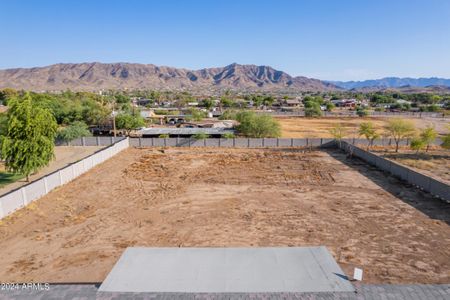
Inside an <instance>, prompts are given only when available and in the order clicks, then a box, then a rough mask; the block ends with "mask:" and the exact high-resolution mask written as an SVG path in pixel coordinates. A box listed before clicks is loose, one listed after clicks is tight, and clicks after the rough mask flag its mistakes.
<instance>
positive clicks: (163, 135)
mask: <svg viewBox="0 0 450 300" xmlns="http://www.w3.org/2000/svg"><path fill="white" fill-rule="evenodd" d="M158 137H159V138H160V139H167V138H169V134H167V133H163V134H160V135H159V136H158Z"/></svg>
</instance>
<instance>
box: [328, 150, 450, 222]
mask: <svg viewBox="0 0 450 300" xmlns="http://www.w3.org/2000/svg"><path fill="white" fill-rule="evenodd" d="M323 151H324V152H326V153H328V154H329V155H330V156H331V157H333V158H334V159H336V160H338V161H340V162H342V163H343V164H345V165H346V166H348V167H350V168H352V169H354V170H356V171H358V172H359V173H360V174H362V175H364V176H365V177H367V178H368V179H370V180H371V181H372V182H374V183H375V184H376V185H378V186H379V187H381V188H382V189H383V190H385V191H386V192H388V193H390V194H391V195H393V196H394V197H396V198H398V199H400V200H402V201H403V202H405V203H407V204H408V205H411V206H412V207H414V208H415V209H417V210H419V211H421V212H422V213H424V214H425V215H427V216H428V217H430V218H432V219H435V220H441V221H444V222H445V223H447V225H450V204H449V203H446V202H444V201H443V200H440V199H437V198H435V197H433V196H432V195H431V194H429V193H426V192H424V191H421V190H420V189H418V188H416V187H414V186H412V185H410V184H408V183H406V182H404V181H402V180H400V179H398V178H396V177H394V176H392V175H390V174H388V173H385V172H383V171H381V170H379V169H377V168H375V167H373V166H371V165H369V164H367V163H365V162H364V161H362V160H360V159H359V158H356V157H353V158H349V157H347V154H346V153H344V152H342V151H339V150H337V149H324V150H323Z"/></svg>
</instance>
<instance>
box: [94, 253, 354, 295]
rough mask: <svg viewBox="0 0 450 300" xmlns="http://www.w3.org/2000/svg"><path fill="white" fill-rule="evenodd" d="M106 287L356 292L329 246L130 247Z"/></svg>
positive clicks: (113, 289)
mask: <svg viewBox="0 0 450 300" xmlns="http://www.w3.org/2000/svg"><path fill="white" fill-rule="evenodd" d="M99 291H103V292H173V293H277V292H353V291H355V289H354V287H353V285H352V284H351V283H350V282H349V281H348V279H347V278H346V276H345V275H344V273H343V272H342V270H341V268H340V267H339V265H338V264H337V263H336V261H335V260H334V258H333V256H331V254H330V253H329V252H328V250H327V248H325V247H323V246H321V247H281V248H139V247H138V248H133V247H132V248H127V249H126V250H125V252H124V253H123V254H122V256H121V257H120V259H119V261H118V262H117V263H116V265H115V266H114V267H113V269H112V271H111V272H110V273H109V274H108V276H107V278H106V279H105V281H103V283H102V285H101V286H100V289H99Z"/></svg>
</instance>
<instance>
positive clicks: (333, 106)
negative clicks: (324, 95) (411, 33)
mask: <svg viewBox="0 0 450 300" xmlns="http://www.w3.org/2000/svg"><path fill="white" fill-rule="evenodd" d="M326 107H327V111H332V110H333V109H334V108H335V105H334V104H333V103H332V102H327V104H326Z"/></svg>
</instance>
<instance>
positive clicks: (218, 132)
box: [137, 127, 234, 138]
mask: <svg viewBox="0 0 450 300" xmlns="http://www.w3.org/2000/svg"><path fill="white" fill-rule="evenodd" d="M227 133H234V130H232V129H224V128H172V127H163V128H161V127H159V128H157V127H155V128H144V129H141V130H139V131H138V132H137V134H138V135H139V136H142V137H144V138H155V137H160V136H161V135H164V136H166V135H168V136H169V137H184V138H186V137H192V136H194V135H196V134H207V135H208V136H209V137H211V138H220V137H222V136H223V135H224V134H227Z"/></svg>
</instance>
